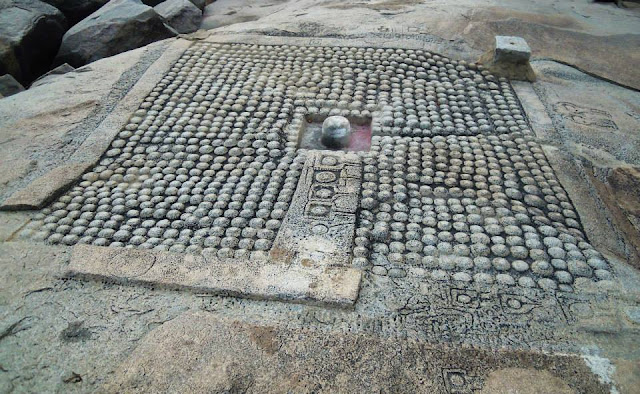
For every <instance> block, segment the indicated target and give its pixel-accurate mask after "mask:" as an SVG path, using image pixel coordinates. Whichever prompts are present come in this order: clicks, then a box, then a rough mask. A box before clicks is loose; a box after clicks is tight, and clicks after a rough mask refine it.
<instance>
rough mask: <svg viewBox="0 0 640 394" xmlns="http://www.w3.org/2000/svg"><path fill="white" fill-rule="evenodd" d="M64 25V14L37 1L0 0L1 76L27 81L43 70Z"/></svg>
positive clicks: (51, 58)
mask: <svg viewBox="0 0 640 394" xmlns="http://www.w3.org/2000/svg"><path fill="white" fill-rule="evenodd" d="M66 28H67V22H66V20H65V17H64V15H62V13H61V12H60V11H58V10H57V9H56V8H55V7H52V6H50V5H48V4H45V3H43V2H41V1H38V0H31V1H26V0H0V75H1V74H11V75H13V76H14V78H15V79H16V80H18V81H19V82H21V83H22V84H27V83H29V82H31V81H33V80H34V79H35V78H37V77H38V76H39V75H41V74H43V73H45V72H46V71H47V70H48V69H49V65H50V64H51V61H52V60H53V58H54V56H55V54H56V51H57V50H58V46H59V45H60V40H61V39H62V36H63V34H64V32H65V30H66Z"/></svg>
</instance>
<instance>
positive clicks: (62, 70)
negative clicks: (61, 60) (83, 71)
mask: <svg viewBox="0 0 640 394" xmlns="http://www.w3.org/2000/svg"><path fill="white" fill-rule="evenodd" d="M73 70H75V68H73V67H71V66H70V65H68V64H67V63H65V64H63V65H60V66H58V67H56V68H54V69H53V70H51V71H49V72H48V73H46V74H44V75H43V76H41V77H40V78H38V79H36V80H35V81H33V83H32V84H31V86H30V87H29V88H33V87H36V86H40V85H44V84H47V83H49V82H51V81H52V80H53V79H54V78H55V77H58V76H60V75H64V74H66V73H68V72H71V71H73Z"/></svg>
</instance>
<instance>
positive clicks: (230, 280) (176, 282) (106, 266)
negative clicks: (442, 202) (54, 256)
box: [66, 245, 362, 307]
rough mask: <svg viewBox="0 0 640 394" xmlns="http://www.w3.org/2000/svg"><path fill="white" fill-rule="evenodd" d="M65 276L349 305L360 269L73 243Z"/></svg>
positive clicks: (355, 296)
mask: <svg viewBox="0 0 640 394" xmlns="http://www.w3.org/2000/svg"><path fill="white" fill-rule="evenodd" d="M66 276H69V277H73V278H80V279H98V280H105V281H109V282H115V283H121V284H142V285H148V286H153V287H163V288H169V289H185V290H191V291H194V292H198V293H208V294H217V295H226V296H236V297H244V298H254V299H274V300H282V301H292V302H299V303H308V304H322V305H331V306H337V307H352V306H353V305H354V304H355V302H356V300H357V298H358V291H359V287H360V279H361V276H362V274H361V272H360V271H359V270H357V269H354V268H347V267H317V266H308V267H303V266H297V265H285V264H282V263H272V262H268V261H265V260H254V259H246V260H242V261H238V260H232V259H217V258H211V257H209V256H206V255H202V256H196V255H185V254H177V253H170V252H164V251H146V250H134V249H127V248H112V247H99V246H88V245H76V246H75V247H74V249H73V254H72V257H71V263H70V265H69V268H68V271H67V273H66Z"/></svg>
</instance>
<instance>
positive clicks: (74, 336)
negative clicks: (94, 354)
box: [60, 321, 91, 342]
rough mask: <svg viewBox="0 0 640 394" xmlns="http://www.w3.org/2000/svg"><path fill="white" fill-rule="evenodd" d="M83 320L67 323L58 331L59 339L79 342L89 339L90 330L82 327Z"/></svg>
mask: <svg viewBox="0 0 640 394" xmlns="http://www.w3.org/2000/svg"><path fill="white" fill-rule="evenodd" d="M83 324H84V322H81V321H76V322H73V323H69V325H68V326H67V328H65V329H64V330H62V332H61V333H60V339H61V340H62V341H63V342H80V341H86V340H87V339H91V331H89V329H88V328H86V327H83Z"/></svg>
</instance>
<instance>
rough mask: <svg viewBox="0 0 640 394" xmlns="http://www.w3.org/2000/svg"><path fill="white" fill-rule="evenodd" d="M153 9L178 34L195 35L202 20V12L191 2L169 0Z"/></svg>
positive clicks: (187, 0) (186, 0)
mask: <svg viewBox="0 0 640 394" xmlns="http://www.w3.org/2000/svg"><path fill="white" fill-rule="evenodd" d="M153 9H154V10H155V11H156V12H157V13H158V14H159V15H160V16H162V17H163V18H164V19H166V20H167V23H168V24H169V25H170V26H171V27H173V28H174V29H176V31H178V33H193V32H194V31H196V30H198V26H199V25H200V19H202V11H201V10H200V9H199V8H198V7H196V6H195V5H194V4H193V3H192V2H190V1H189V0H167V1H165V2H162V3H160V4H158V5H157V6H155V7H153Z"/></svg>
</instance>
